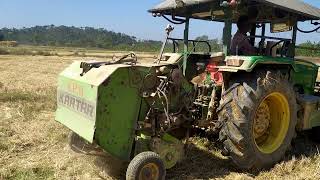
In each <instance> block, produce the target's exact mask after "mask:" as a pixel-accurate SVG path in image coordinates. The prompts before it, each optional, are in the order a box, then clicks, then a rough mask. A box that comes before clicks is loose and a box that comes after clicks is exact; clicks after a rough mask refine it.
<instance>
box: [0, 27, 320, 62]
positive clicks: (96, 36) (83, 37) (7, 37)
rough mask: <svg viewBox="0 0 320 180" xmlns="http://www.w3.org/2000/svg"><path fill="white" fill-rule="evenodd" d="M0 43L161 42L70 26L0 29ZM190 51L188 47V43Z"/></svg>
mask: <svg viewBox="0 0 320 180" xmlns="http://www.w3.org/2000/svg"><path fill="white" fill-rule="evenodd" d="M196 40H204V41H208V42H209V43H210V45H211V47H212V50H213V52H217V51H221V49H222V46H221V41H220V40H218V39H209V37H208V36H199V37H197V38H196ZM0 41H17V42H18V43H19V44H26V45H36V46H58V47H59V46H63V47H83V48H103V49H108V50H120V51H148V52H157V51H159V50H160V48H161V45H162V42H161V41H153V40H138V39H137V38H136V37H134V36H130V35H127V34H124V33H116V32H113V31H108V30H106V29H103V28H93V27H74V26H71V27H69V26H55V25H47V26H35V27H30V28H20V29H17V28H10V29H9V28H2V29H0ZM182 43H183V42H178V45H179V52H182V50H183V45H182ZM299 46H302V47H309V48H320V42H319V43H315V42H310V41H308V42H306V43H302V44H300V45H299ZM190 47H192V44H191V43H190ZM172 49H173V44H172V42H168V46H167V47H166V49H165V50H166V51H172ZM207 49H208V48H207V45H206V44H203V43H196V51H204V52H205V51H207ZM297 55H302V56H320V51H318V50H311V51H310V50H306V49H297Z"/></svg>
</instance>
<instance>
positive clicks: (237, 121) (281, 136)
mask: <svg viewBox="0 0 320 180" xmlns="http://www.w3.org/2000/svg"><path fill="white" fill-rule="evenodd" d="M230 82H232V83H231V86H229V87H230V88H229V89H228V90H226V91H225V92H224V93H223V95H222V99H221V102H220V107H219V109H218V113H219V120H220V121H221V122H222V129H221V131H220V134H219V139H220V140H221V141H222V142H223V144H224V150H223V154H224V155H226V156H229V157H230V158H231V159H232V160H233V162H234V163H235V164H236V165H237V166H238V167H240V168H243V169H252V168H257V169H262V168H270V167H272V166H273V165H274V164H275V163H277V162H278V161H280V160H281V159H282V158H283V156H284V154H285V152H286V151H287V150H288V148H289V147H290V146H291V141H292V139H293V137H294V135H295V126H296V123H297V103H296V96H295V92H294V89H293V86H292V85H291V84H290V83H289V78H288V75H287V74H283V73H280V71H272V70H270V71H268V70H258V71H256V72H253V73H245V74H241V75H237V77H234V78H231V80H230Z"/></svg>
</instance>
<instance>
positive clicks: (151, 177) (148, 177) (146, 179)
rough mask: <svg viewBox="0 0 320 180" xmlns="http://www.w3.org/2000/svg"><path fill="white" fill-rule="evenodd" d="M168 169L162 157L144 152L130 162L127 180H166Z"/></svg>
mask: <svg viewBox="0 0 320 180" xmlns="http://www.w3.org/2000/svg"><path fill="white" fill-rule="evenodd" d="M165 176H166V168H165V166H164V163H163V161H162V160H161V158H160V156H159V155H158V154H156V153H154V152H151V151H148V152H142V153H140V154H138V155H137V156H135V157H134V158H133V159H132V161H131V162H130V164H129V166H128V169H127V173H126V180H164V179H165Z"/></svg>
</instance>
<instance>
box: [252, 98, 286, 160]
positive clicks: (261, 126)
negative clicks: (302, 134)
mask: <svg viewBox="0 0 320 180" xmlns="http://www.w3.org/2000/svg"><path fill="white" fill-rule="evenodd" d="M289 124H290V107H289V103H288V100H287V98H286V97H285V96H284V95H282V94H281V93H279V92H274V93H271V94H269V95H268V96H267V97H265V98H264V99H263V100H262V102H261V103H260V105H259V107H258V109H257V110H256V113H255V118H254V123H253V136H254V139H255V143H256V145H257V147H258V149H259V150H260V151H261V152H263V153H265V154H270V153H273V152H274V151H276V150H277V149H278V148H279V147H280V146H281V144H282V143H283V140H284V139H285V137H286V135H287V132H288V129H289Z"/></svg>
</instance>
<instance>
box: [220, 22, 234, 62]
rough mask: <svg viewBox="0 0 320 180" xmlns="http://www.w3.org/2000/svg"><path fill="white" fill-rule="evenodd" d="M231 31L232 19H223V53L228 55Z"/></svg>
mask: <svg viewBox="0 0 320 180" xmlns="http://www.w3.org/2000/svg"><path fill="white" fill-rule="evenodd" d="M231 32H232V21H231V20H230V19H227V20H225V22H224V28H223V39H222V41H223V53H224V54H225V55H226V56H228V55H229V52H230V47H231V37H232V35H231Z"/></svg>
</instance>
